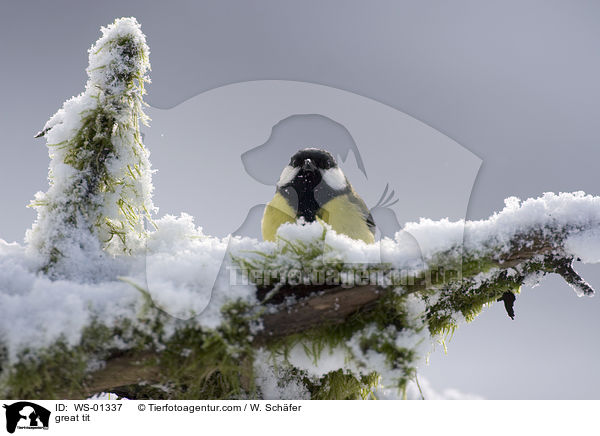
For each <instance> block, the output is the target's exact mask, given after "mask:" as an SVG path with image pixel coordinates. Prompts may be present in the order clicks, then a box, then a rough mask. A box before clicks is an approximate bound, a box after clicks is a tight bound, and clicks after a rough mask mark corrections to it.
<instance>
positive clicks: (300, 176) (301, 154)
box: [277, 148, 338, 191]
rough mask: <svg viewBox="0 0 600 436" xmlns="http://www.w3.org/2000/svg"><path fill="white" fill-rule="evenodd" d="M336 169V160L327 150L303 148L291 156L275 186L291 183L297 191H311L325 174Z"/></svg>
mask: <svg viewBox="0 0 600 436" xmlns="http://www.w3.org/2000/svg"><path fill="white" fill-rule="evenodd" d="M337 169H338V166H337V162H336V161H335V158H334V157H333V155H332V154H331V153H329V152H328V151H325V150H319V149H318V148H305V149H303V150H300V151H298V152H297V153H296V154H294V155H293V156H292V157H291V159H290V163H289V165H288V166H286V167H285V168H284V170H283V172H282V174H281V178H280V179H279V183H278V184H277V186H278V187H280V188H281V187H284V186H289V185H291V186H293V187H294V189H295V190H297V191H312V190H313V189H315V187H317V185H319V184H320V183H321V181H322V180H323V177H324V176H325V175H326V174H328V173H329V172H331V171H332V170H337Z"/></svg>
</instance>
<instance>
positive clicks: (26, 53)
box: [0, 0, 600, 399]
mask: <svg viewBox="0 0 600 436" xmlns="http://www.w3.org/2000/svg"><path fill="white" fill-rule="evenodd" d="M119 16H135V17H137V19H138V20H139V21H140V23H141V24H142V29H143V31H144V33H145V34H146V35H147V38H148V44H149V45H150V49H151V63H152V69H153V71H152V73H151V77H152V81H153V83H152V85H150V86H149V87H148V96H147V99H146V100H147V102H148V103H149V104H150V105H152V106H153V107H154V108H157V109H170V108H175V107H176V106H177V105H179V104H180V103H182V102H183V101H185V100H187V99H190V98H192V97H194V96H197V95H198V94H200V93H202V92H204V91H208V90H211V89H214V88H216V87H219V86H222V85H226V84H231V83H237V82H242V81H248V80H265V79H278V80H296V81H302V82H310V83H315V84H321V85H328V86H331V87H334V88H338V89H342V90H345V91H349V92H352V93H355V94H358V95H361V96H365V97H369V98H371V99H374V100H377V101H379V102H381V103H383V104H386V105H388V106H390V107H393V108H396V109H398V110H399V111H402V112H404V113H406V114H408V115H410V116H411V117H414V118H415V119H417V120H421V121H423V122H424V123H426V124H427V125H428V126H430V127H431V128H432V129H434V130H436V131H438V132H441V133H443V134H444V135H446V136H447V137H448V138H450V139H451V140H454V141H456V142H457V143H458V144H460V145H461V146H463V147H465V148H466V149H467V150H469V151H470V152H471V153H473V154H474V155H475V156H477V157H479V158H480V159H481V160H482V164H481V168H480V170H479V173H478V175H477V178H476V180H475V183H474V185H473V191H472V195H471V197H470V202H469V204H468V211H467V216H468V218H471V219H478V218H484V217H487V216H488V215H490V214H491V213H493V212H494V211H495V210H499V209H501V208H502V206H503V199H504V198H506V197H508V196H511V195H515V196H518V197H521V198H527V197H530V196H538V195H540V194H541V193H543V192H545V191H555V192H559V191H576V190H584V191H586V192H588V193H591V194H595V195H600V185H599V183H598V176H597V170H596V166H597V161H598V158H599V157H600V152H599V151H598V144H599V143H600V128H599V127H598V126H600V124H599V123H598V120H599V119H600V82H599V81H598V77H600V50H598V41H600V26H598V23H599V22H600V4H598V3H597V2H593V1H571V2H564V1H548V0H544V1H522V0H521V1H512V0H509V1H495V2H487V1H486V2H481V1H453V2H446V1H428V2H423V1H414V2H407V1H377V2H352V1H341V0H340V1H328V2H281V1H271V2H267V1H254V2H245V1H218V2H217V1H215V2H206V1H199V2H193V1H189V2H181V1H171V2H169V3H168V4H167V3H164V4H149V3H148V2H142V1H139V2H130V1H123V0H121V1H112V0H111V1H104V2H98V1H94V2H87V1H77V2H76V1H52V2H44V1H24V2H10V1H8V0H1V3H0V97H1V102H2V105H1V106H0V131H1V132H2V135H1V136H0V138H1V145H0V198H1V199H2V205H3V206H2V214H1V216H0V238H3V239H5V240H8V241H12V240H17V241H22V238H23V235H24V231H25V230H26V229H27V228H28V227H29V226H30V225H31V222H32V221H33V219H34V213H33V211H32V210H30V209H26V208H25V205H26V204H27V203H28V202H29V201H30V200H31V199H32V198H33V194H34V193H35V192H36V191H38V190H45V189H46V187H47V181H46V174H47V167H48V156H47V150H46V148H45V147H44V142H43V141H40V140H34V139H33V134H34V133H36V132H37V131H38V130H40V129H41V127H42V126H43V125H44V123H45V122H46V120H47V119H48V118H49V116H50V115H52V114H53V113H54V112H55V111H56V110H57V109H58V108H59V107H60V105H61V104H62V102H63V101H64V100H65V99H67V98H68V97H70V96H72V95H75V94H78V93H79V92H81V91H82V90H83V86H84V83H85V80H86V75H85V67H86V65H87V49H88V48H89V47H90V46H91V44H92V43H93V42H94V41H95V40H96V39H97V38H98V37H99V28H100V26H102V25H106V24H108V23H110V22H112V20H113V19H114V18H116V17H119ZM257 145H260V144H251V146H253V147H254V146H257ZM358 146H359V148H360V144H358ZM394 151H395V152H396V153H397V150H394ZM195 153H196V155H192V156H189V159H190V160H192V161H193V160H194V159H206V157H207V150H205V149H203V148H201V147H199V148H198V149H197V150H195ZM361 153H365V151H363V150H361ZM155 156H156V157H157V158H159V157H160V152H159V151H155ZM160 162H161V160H160V159H158V161H157V160H154V159H153V164H154V165H155V167H157V168H158V169H160ZM165 165H166V163H165ZM367 171H368V168H367ZM424 177H425V176H424ZM160 180H161V179H160V173H159V175H157V177H156V178H155V184H156V185H157V199H156V202H157V204H158V205H159V206H161V204H160V198H165V199H166V198H168V197H175V198H176V197H177V192H169V191H168V190H166V188H161V187H160ZM167 185H168V184H167V183H166V182H165V184H164V186H167ZM265 200H266V201H267V200H268V198H267V199H265ZM182 201H183V200H182ZM165 202H166V200H165ZM168 209H169V208H168V207H167V210H163V212H178V211H177V210H168ZM198 224H202V223H201V222H198ZM578 268H579V270H580V271H581V272H582V273H583V274H584V277H585V278H586V279H588V280H589V281H590V282H591V283H592V285H596V287H600V269H599V268H598V267H593V266H588V267H585V268H584V267H581V266H579V267H578ZM599 309H600V303H599V300H598V298H593V299H583V298H577V297H576V296H575V294H574V293H573V292H572V291H571V290H570V288H568V286H567V285H566V284H564V283H563V282H561V281H560V280H558V279H556V278H548V279H546V280H545V281H544V282H543V283H542V285H541V286H540V287H538V288H535V289H533V290H531V289H524V292H523V293H522V294H521V296H518V299H517V303H516V313H517V318H516V320H515V321H510V319H508V318H507V316H506V314H505V312H504V309H503V308H502V306H501V305H500V304H498V305H495V306H493V307H491V308H490V309H488V310H486V311H485V312H484V314H483V315H482V316H480V317H479V318H478V319H477V320H476V321H475V322H473V323H471V324H469V325H466V326H462V327H461V328H460V329H459V330H458V331H457V332H456V334H455V337H454V338H453V339H452V341H451V342H450V343H449V344H448V350H449V352H448V355H443V353H442V352H441V347H439V349H438V350H437V351H436V352H435V353H433V355H432V356H431V359H430V366H429V367H427V368H425V369H423V370H422V371H421V373H422V374H423V375H425V376H426V377H427V378H429V379H430V381H431V382H432V384H433V386H435V387H436V388H437V389H442V388H447V387H453V388H457V389H460V390H462V391H466V392H471V393H475V394H479V395H482V396H484V397H486V398H507V399H511V398H514V399H521V398H531V399H536V398H565V399H566V398H600V394H599V393H598V390H599V389H598V388H600V374H598V372H597V371H595V368H596V367H597V366H598V362H599V361H600V341H598V340H597V337H596V332H597V331H599V327H600V317H599V316H598V314H599V313H600V312H599Z"/></svg>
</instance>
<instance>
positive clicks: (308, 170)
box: [277, 148, 350, 221]
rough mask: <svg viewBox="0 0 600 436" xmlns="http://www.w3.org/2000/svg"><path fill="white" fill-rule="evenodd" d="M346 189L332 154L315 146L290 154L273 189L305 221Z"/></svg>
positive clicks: (342, 176)
mask: <svg viewBox="0 0 600 436" xmlns="http://www.w3.org/2000/svg"><path fill="white" fill-rule="evenodd" d="M348 189H350V188H349V185H348V181H347V180H346V177H345V176H344V173H343V172H342V170H341V169H340V168H339V167H338V165H337V162H336V161H335V158H334V157H333V155H332V154H331V153H329V152H328V151H325V150H319V149H317V148H305V149H303V150H300V151H298V152H297V153H296V154H294V155H293V156H292V158H291V159H290V164H289V165H287V166H286V167H285V168H284V169H283V172H282V173H281V177H280V178H279V182H277V191H278V192H279V193H280V194H281V195H283V196H284V197H285V198H286V199H287V200H288V202H289V203H290V205H292V206H293V207H295V208H296V210H297V213H298V216H303V217H304V218H305V219H306V220H307V221H313V220H314V219H315V214H316V213H317V211H318V210H319V208H320V207H321V205H323V204H325V203H326V202H327V201H329V200H331V199H332V198H334V197H336V196H337V195H340V194H342V193H344V192H347V191H348Z"/></svg>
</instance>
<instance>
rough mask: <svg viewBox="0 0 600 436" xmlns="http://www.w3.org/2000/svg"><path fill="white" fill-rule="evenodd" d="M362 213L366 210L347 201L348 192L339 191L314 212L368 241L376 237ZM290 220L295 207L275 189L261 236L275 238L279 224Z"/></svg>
mask: <svg viewBox="0 0 600 436" xmlns="http://www.w3.org/2000/svg"><path fill="white" fill-rule="evenodd" d="M365 209H366V206H365ZM364 213H365V211H364V210H361V209H360V207H359V206H358V205H357V204H356V203H355V202H352V201H350V199H349V198H348V196H347V195H340V196H338V197H335V198H333V199H332V200H330V201H328V202H327V203H325V204H324V205H323V206H322V207H321V209H320V210H319V211H318V212H317V216H318V217H319V218H320V219H321V220H323V221H324V222H326V223H327V224H329V225H330V226H331V228H332V229H333V230H335V231H336V232H337V233H342V234H344V235H347V236H349V237H351V238H352V239H358V240H361V241H364V242H366V243H368V244H370V243H373V242H374V241H375V237H374V236H373V233H372V232H371V230H370V229H369V226H368V225H367V222H366V220H365V216H364ZM367 213H368V210H367ZM293 222H296V211H295V210H294V209H292V208H291V207H290V205H289V204H288V202H287V201H286V200H285V198H283V196H282V195H281V194H279V193H276V194H275V197H273V200H271V201H270V202H269V204H267V206H266V207H265V213H264V215H263V219H262V235H263V239H264V240H265V241H274V240H275V235H276V234H277V229H278V228H279V226H280V225H282V224H284V223H293Z"/></svg>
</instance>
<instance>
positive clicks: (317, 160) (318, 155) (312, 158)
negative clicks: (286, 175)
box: [290, 148, 337, 171]
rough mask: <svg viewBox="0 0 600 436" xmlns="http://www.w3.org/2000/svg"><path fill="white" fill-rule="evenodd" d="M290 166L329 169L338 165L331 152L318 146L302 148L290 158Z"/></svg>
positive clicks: (307, 168) (306, 168)
mask: <svg viewBox="0 0 600 436" xmlns="http://www.w3.org/2000/svg"><path fill="white" fill-rule="evenodd" d="M290 166H291V167H293V168H301V169H304V170H307V171H308V170H310V168H313V169H320V170H329V169H331V168H335V167H337V162H336V161H335V158H334V157H333V155H332V154H331V153H329V152H328V151H325V150H320V149H318V148H305V149H304V150H300V151H299V152H297V153H296V154H295V155H293V156H292V158H291V159H290Z"/></svg>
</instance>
